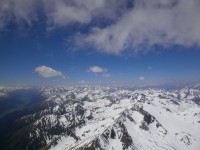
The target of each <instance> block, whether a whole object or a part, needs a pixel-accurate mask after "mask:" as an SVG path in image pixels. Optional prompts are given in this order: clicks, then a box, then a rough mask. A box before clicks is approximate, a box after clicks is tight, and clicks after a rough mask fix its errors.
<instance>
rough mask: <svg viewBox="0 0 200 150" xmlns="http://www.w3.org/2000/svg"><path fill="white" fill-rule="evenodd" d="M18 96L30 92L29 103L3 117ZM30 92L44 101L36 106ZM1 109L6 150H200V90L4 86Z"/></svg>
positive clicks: (2, 146)
mask: <svg viewBox="0 0 200 150" xmlns="http://www.w3.org/2000/svg"><path fill="white" fill-rule="evenodd" d="M19 90H24V91H26V95H27V97H29V103H28V104H27V103H23V102H24V101H25V100H23V102H22V101H19V102H18V103H19V104H18V105H16V106H17V107H15V108H12V109H11V108H10V109H9V110H10V111H9V112H8V111H3V107H4V106H5V105H6V104H7V105H8V103H7V101H10V99H9V97H10V95H12V94H13V92H16V91H19ZM27 90H29V91H30V90H32V91H35V92H37V95H40V96H35V97H34V100H31V99H30V97H33V94H32V95H31V94H30V92H29V94H27ZM22 95H23V94H22ZM21 97H22V96H21ZM18 98H19V96H18ZM23 98H24V97H23ZM0 103H1V109H2V110H1V118H0V123H1V133H3V134H2V135H1V142H0V149H2V150H4V149H5V150H10V149H15V150H16V149H19V150H22V149H27V150H32V149H40V150H46V149H50V150H150V149H152V150H199V149H200V88H199V85H195V86H187V87H184V88H181V89H173V90H167V89H141V90H139V89H135V88H127V87H126V88H125V87H112V86H111V87H109V86H106V87H102V86H73V87H40V88H38V87H28V88H24V87H21V88H20V87H12V88H11V87H7V86H1V89H0ZM20 104H21V105H20ZM22 105H23V107H20V106H22ZM13 107H14V106H13ZM16 108H17V109H16ZM13 114H18V115H15V117H13ZM9 118H10V119H9ZM6 129H7V130H6Z"/></svg>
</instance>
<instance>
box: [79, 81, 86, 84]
mask: <svg viewBox="0 0 200 150" xmlns="http://www.w3.org/2000/svg"><path fill="white" fill-rule="evenodd" d="M78 83H81V84H84V83H86V81H85V80H80V81H78Z"/></svg>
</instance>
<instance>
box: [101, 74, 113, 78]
mask: <svg viewBox="0 0 200 150" xmlns="http://www.w3.org/2000/svg"><path fill="white" fill-rule="evenodd" d="M102 76H103V77H104V78H109V77H111V74H110V73H105V74H103V75H102Z"/></svg>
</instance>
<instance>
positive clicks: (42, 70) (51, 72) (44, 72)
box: [35, 66, 65, 79]
mask: <svg viewBox="0 0 200 150" xmlns="http://www.w3.org/2000/svg"><path fill="white" fill-rule="evenodd" d="M35 72H37V73H38V74H39V75H40V76H41V77H44V78H52V77H61V78H63V79H64V78H65V76H64V74H63V73H62V72H60V71H57V70H55V69H53V68H50V67H47V66H39V67H36V68H35Z"/></svg>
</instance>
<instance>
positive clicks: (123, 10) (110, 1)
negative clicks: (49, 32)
mask: <svg viewBox="0 0 200 150" xmlns="http://www.w3.org/2000/svg"><path fill="white" fill-rule="evenodd" d="M199 8H200V1H199V0H133V1H131V0H124V1H119V0H84V1H82V0H1V1H0V29H1V30H3V29H5V28H6V26H7V25H8V24H9V23H11V22H12V23H17V24H21V23H26V24H28V25H29V26H31V25H32V23H33V22H37V21H38V22H39V21H40V17H39V16H41V15H43V16H44V17H45V18H46V20H47V22H46V23H45V24H46V25H47V26H46V28H47V29H49V28H50V29H55V28H59V27H67V26H68V25H69V24H73V23H78V24H80V25H82V24H84V25H88V27H89V29H88V32H86V33H85V32H84V33H80V32H79V31H75V32H74V37H73V38H74V39H75V45H76V46H80V45H79V44H80V43H82V45H86V46H88V45H90V46H92V47H93V48H95V49H97V50H98V51H101V52H106V53H112V54H120V53H122V52H123V51H125V50H127V49H128V50H132V51H133V52H135V53H137V52H138V51H139V52H140V51H149V50H150V49H151V48H152V47H153V46H155V45H161V46H163V47H168V46H173V45H181V46H186V47H190V46H200V19H199V16H200V9H199ZM97 20H98V21H97ZM72 41H74V40H72ZM80 41H81V42H80Z"/></svg>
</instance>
